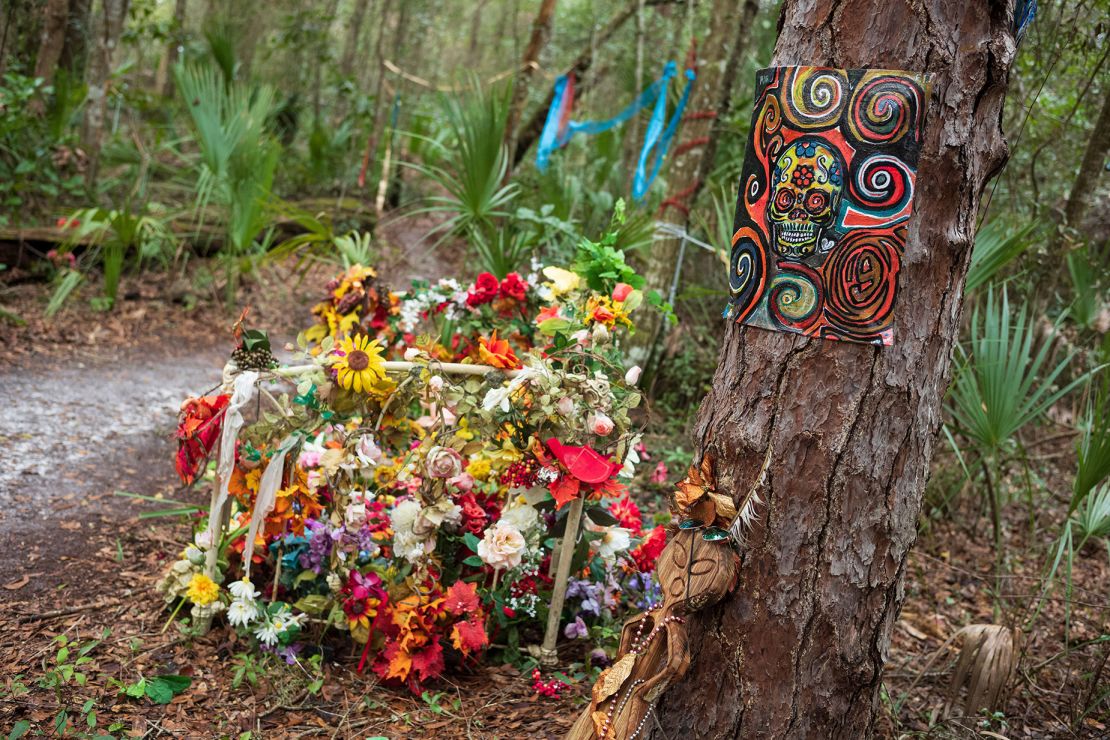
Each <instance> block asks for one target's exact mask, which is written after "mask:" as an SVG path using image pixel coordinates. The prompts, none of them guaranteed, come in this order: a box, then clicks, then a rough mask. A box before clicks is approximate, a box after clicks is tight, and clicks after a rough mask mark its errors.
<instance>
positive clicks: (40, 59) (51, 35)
mask: <svg viewBox="0 0 1110 740" xmlns="http://www.w3.org/2000/svg"><path fill="white" fill-rule="evenodd" d="M68 17H69V2H68V0H47V3H46V5H45V6H44V7H43V10H42V33H41V34H40V35H39V53H38V56H37V57H35V77H41V78H42V79H43V84H44V85H51V84H53V82H54V72H55V70H57V68H58V60H59V59H61V57H62V47H63V46H64V45H65V38H66V20H67V18H68Z"/></svg>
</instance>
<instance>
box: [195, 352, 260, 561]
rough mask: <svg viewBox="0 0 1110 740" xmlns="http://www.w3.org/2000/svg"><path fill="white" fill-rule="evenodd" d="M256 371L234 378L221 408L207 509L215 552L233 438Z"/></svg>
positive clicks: (211, 546)
mask: <svg viewBox="0 0 1110 740" xmlns="http://www.w3.org/2000/svg"><path fill="white" fill-rule="evenodd" d="M257 380H258V373H256V372H254V371H253V370H251V371H247V372H244V373H240V374H239V375H238V376H236V378H235V382H234V386H233V390H232V393H231V400H229V401H228V403H227V408H226V409H225V410H224V423H223V428H222V429H221V430H220V453H219V457H218V458H217V461H216V491H215V493H214V495H213V496H212V504H211V506H210V507H209V511H208V530H207V534H208V547H209V549H210V551H212V552H215V551H218V550H219V547H220V536H221V535H222V534H223V533H222V532H221V531H220V528H221V521H220V520H221V519H222V517H221V513H222V512H223V508H224V504H226V503H227V497H228V495H229V490H228V487H229V486H230V485H231V473H232V469H233V467H234V466H235V441H236V440H237V439H238V438H239V430H240V429H242V428H243V407H244V406H246V405H247V404H248V403H250V401H251V398H253V397H254V384H255V382H256V381H257Z"/></svg>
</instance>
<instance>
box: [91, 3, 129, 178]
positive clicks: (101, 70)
mask: <svg viewBox="0 0 1110 740" xmlns="http://www.w3.org/2000/svg"><path fill="white" fill-rule="evenodd" d="M127 2H128V0H102V3H101V12H100V14H99V16H98V17H97V20H96V23H95V31H94V34H93V35H94V43H95V46H94V47H93V53H92V58H91V59H90V61H89V69H88V74H87V75H86V77H85V82H86V84H87V85H88V88H89V89H88V93H87V95H86V97H85V120H84V124H83V126H82V129H81V144H82V146H83V147H84V149H85V154H86V155H87V156H88V158H89V159H88V162H89V163H88V168H87V169H86V171H85V176H86V181H87V183H88V184H89V187H90V188H91V187H92V186H93V185H94V184H95V183H96V177H97V174H98V169H99V167H100V146H101V144H102V142H103V138H104V119H105V115H106V113H107V107H108V78H109V77H110V76H111V74H112V58H113V57H114V56H115V52H116V44H117V43H118V42H119V37H120V33H121V32H122V31H123V24H124V21H125V20H126V18H127Z"/></svg>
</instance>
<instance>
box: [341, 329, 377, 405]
mask: <svg viewBox="0 0 1110 740" xmlns="http://www.w3.org/2000/svg"><path fill="white" fill-rule="evenodd" d="M340 353H341V354H340ZM335 357H336V359H335V361H334V362H333V363H332V367H334V368H335V369H336V371H337V372H338V379H339V385H340V386H342V387H343V388H347V389H351V388H353V389H354V391H355V393H369V392H370V390H371V389H372V388H373V387H374V385H375V384H376V383H378V382H379V381H381V380H384V379H385V361H384V360H383V359H382V348H381V345H380V344H379V342H378V340H377V339H375V340H373V341H370V338H369V337H368V336H366V335H365V334H359V335H357V336H354V337H344V338H343V339H342V341H340V342H339V347H338V351H337V353H336V355H335Z"/></svg>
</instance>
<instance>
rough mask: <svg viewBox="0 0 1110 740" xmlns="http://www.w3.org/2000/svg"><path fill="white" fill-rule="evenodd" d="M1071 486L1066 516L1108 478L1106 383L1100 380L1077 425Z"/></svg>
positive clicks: (1109, 384)
mask: <svg viewBox="0 0 1110 740" xmlns="http://www.w3.org/2000/svg"><path fill="white" fill-rule="evenodd" d="M1079 427H1080V430H1081V432H1082V433H1081V436H1080V438H1079V446H1078V449H1077V451H1076V471H1075V482H1074V484H1073V486H1072V499H1071V504H1070V505H1069V506H1068V510H1069V512H1072V511H1075V509H1076V508H1077V507H1079V506H1080V505H1081V504H1082V503H1083V501H1084V500H1085V499H1086V498H1087V497H1088V496H1090V495H1091V492H1092V491H1093V490H1094V489H1095V487H1096V486H1097V485H1099V483H1101V482H1102V481H1104V480H1106V478H1107V477H1110V380H1108V378H1107V376H1105V375H1104V376H1103V377H1102V382H1101V383H1099V384H1098V386H1097V388H1096V389H1095V391H1094V394H1093V396H1092V397H1091V398H1090V399H1089V400H1088V402H1087V408H1086V412H1085V413H1084V416H1083V418H1082V419H1081V420H1080V424H1079Z"/></svg>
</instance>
